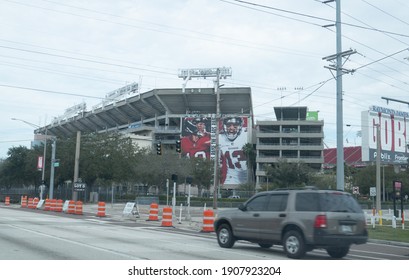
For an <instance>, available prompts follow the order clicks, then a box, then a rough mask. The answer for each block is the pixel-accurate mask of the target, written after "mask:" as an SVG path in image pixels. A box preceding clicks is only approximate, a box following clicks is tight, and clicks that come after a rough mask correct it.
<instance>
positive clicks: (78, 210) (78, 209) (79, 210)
mask: <svg viewBox="0 0 409 280" xmlns="http://www.w3.org/2000/svg"><path fill="white" fill-rule="evenodd" d="M75 215H82V201H77V202H75Z"/></svg>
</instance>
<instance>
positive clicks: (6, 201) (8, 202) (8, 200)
mask: <svg viewBox="0 0 409 280" xmlns="http://www.w3.org/2000/svg"><path fill="white" fill-rule="evenodd" d="M4 204H5V205H6V206H9V205H10V197H9V196H6V198H5V200H4Z"/></svg>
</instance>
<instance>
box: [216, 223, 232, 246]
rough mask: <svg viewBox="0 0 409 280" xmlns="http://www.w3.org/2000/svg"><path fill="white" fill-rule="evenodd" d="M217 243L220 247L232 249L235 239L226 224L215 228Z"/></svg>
mask: <svg viewBox="0 0 409 280" xmlns="http://www.w3.org/2000/svg"><path fill="white" fill-rule="evenodd" d="M216 233H217V242H218V243H219V246H220V247H223V248H231V247H233V245H234V243H235V242H236V239H235V238H234V236H233V232H232V230H231V228H230V226H229V225H228V224H222V225H220V226H219V227H218V228H217V232H216Z"/></svg>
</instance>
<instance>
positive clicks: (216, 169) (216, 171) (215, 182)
mask: <svg viewBox="0 0 409 280" xmlns="http://www.w3.org/2000/svg"><path fill="white" fill-rule="evenodd" d="M216 75H217V76H216V80H215V82H214V91H215V93H216V149H215V156H214V175H213V186H214V188H213V209H217V199H218V190H219V161H220V159H219V158H220V156H219V154H220V153H219V150H220V149H219V135H220V128H219V122H220V91H219V87H220V69H219V68H217V74H216Z"/></svg>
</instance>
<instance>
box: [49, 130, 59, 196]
mask: <svg viewBox="0 0 409 280" xmlns="http://www.w3.org/2000/svg"><path fill="white" fill-rule="evenodd" d="M51 141H52V142H51V172H50V191H49V199H53V198H54V167H55V166H54V163H55V150H56V148H57V139H56V138H55V137H53V139H52V140H51Z"/></svg>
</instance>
